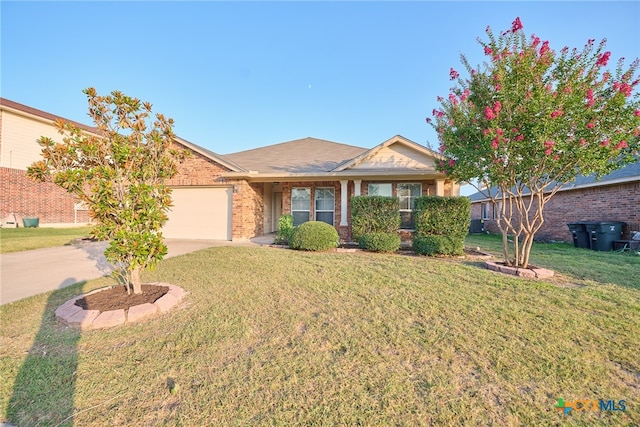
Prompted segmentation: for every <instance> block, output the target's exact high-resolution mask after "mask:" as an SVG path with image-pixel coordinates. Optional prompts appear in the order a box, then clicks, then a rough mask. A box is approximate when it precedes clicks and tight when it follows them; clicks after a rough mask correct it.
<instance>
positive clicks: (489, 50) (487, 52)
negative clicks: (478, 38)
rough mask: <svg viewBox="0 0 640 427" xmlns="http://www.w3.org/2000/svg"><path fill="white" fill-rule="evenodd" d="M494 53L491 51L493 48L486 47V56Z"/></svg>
mask: <svg viewBox="0 0 640 427" xmlns="http://www.w3.org/2000/svg"><path fill="white" fill-rule="evenodd" d="M492 53H493V50H491V48H490V47H489V46H485V47H484V54H485V55H491V54H492Z"/></svg>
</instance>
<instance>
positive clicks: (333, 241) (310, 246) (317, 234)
mask: <svg viewBox="0 0 640 427" xmlns="http://www.w3.org/2000/svg"><path fill="white" fill-rule="evenodd" d="M339 242H340V236H338V232H337V231H336V229H335V228H334V227H333V226H332V225H329V224H327V223H326V222H322V221H308V222H305V223H302V224H300V225H299V226H297V227H295V228H294V229H293V235H292V236H291V240H290V241H289V246H290V247H291V248H292V249H300V250H303V251H326V250H329V249H333V248H337V247H338V243H339Z"/></svg>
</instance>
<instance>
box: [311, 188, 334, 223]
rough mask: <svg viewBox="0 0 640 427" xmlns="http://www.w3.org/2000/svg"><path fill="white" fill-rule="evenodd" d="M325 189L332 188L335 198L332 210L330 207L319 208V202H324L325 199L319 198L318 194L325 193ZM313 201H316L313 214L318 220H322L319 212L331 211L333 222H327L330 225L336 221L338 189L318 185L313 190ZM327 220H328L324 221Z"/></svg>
mask: <svg viewBox="0 0 640 427" xmlns="http://www.w3.org/2000/svg"><path fill="white" fill-rule="evenodd" d="M324 190H331V195H332V198H333V206H332V208H331V210H329V209H319V208H318V202H322V201H324V199H318V194H323V193H324ZM313 193H314V194H313V201H314V212H313V216H314V218H315V220H316V221H322V220H320V219H318V213H327V212H331V223H330V224H329V223H327V224H329V225H334V224H335V222H336V189H335V188H334V187H316V188H315V190H314V192H313ZM323 222H326V221H323Z"/></svg>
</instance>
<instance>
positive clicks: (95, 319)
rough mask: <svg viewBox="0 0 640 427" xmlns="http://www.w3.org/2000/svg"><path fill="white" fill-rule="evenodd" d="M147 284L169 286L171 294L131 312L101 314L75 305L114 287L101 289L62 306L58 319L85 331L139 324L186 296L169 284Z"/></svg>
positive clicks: (179, 289)
mask: <svg viewBox="0 0 640 427" xmlns="http://www.w3.org/2000/svg"><path fill="white" fill-rule="evenodd" d="M145 284H146V285H154V286H167V287H168V288H169V292H167V293H166V294H164V295H163V296H162V297H161V298H159V299H158V300H157V301H156V302H154V303H153V304H149V303H146V304H141V305H136V306H133V307H131V308H129V310H124V309H120V310H111V311H103V312H100V311H98V310H84V309H83V308H82V307H79V306H77V305H75V303H76V301H77V300H79V299H81V298H84V297H85V296H87V295H91V294H95V293H97V292H102V291H105V290H107V289H111V288H112V287H107V288H100V289H96V290H94V291H91V292H89V293H86V294H82V295H78V296H77V297H74V298H72V299H70V300H69V301H67V302H65V303H64V304H62V305H61V306H60V307H58V308H57V309H56V319H58V320H59V321H60V322H62V323H64V324H65V325H67V326H70V327H72V328H78V329H81V330H83V331H85V330H90V329H105V328H111V327H113V326H118V325H124V324H125V323H135V322H139V321H141V320H143V319H146V318H149V317H151V316H154V315H157V314H160V313H166V312H167V311H169V310H171V309H172V308H173V307H174V306H175V305H177V304H178V303H179V302H180V301H182V297H183V296H184V295H185V294H186V292H185V290H184V289H182V288H181V287H179V286H176V285H171V284H169V283H160V282H154V283H145Z"/></svg>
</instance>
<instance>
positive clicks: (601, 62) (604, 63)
mask: <svg viewBox="0 0 640 427" xmlns="http://www.w3.org/2000/svg"><path fill="white" fill-rule="evenodd" d="M610 56H611V52H605V53H603V54H602V55H600V57H599V58H598V60H597V61H596V65H601V66H603V67H606V66H607V63H608V62H609V57H610Z"/></svg>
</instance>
